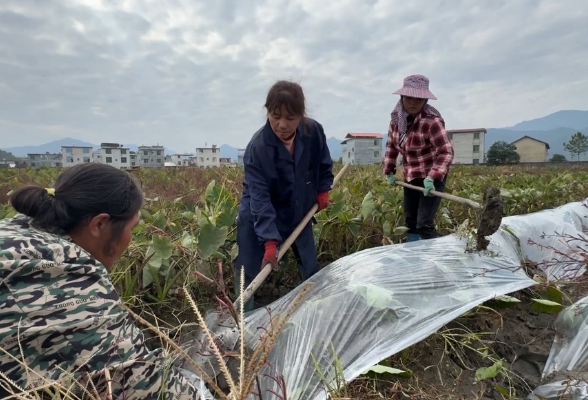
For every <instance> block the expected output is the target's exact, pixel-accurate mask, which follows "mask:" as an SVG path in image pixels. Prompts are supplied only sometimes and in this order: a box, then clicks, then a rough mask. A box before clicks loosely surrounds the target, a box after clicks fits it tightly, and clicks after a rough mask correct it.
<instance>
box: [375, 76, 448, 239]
mask: <svg viewBox="0 0 588 400" xmlns="http://www.w3.org/2000/svg"><path fill="white" fill-rule="evenodd" d="M394 94H399V95H400V100H399V101H398V104H397V105H396V107H395V108H394V111H392V118H391V120H390V126H389V128H388V142H387V143H386V155H385V157H384V174H385V175H386V176H387V177H388V183H390V184H394V183H395V182H396V180H397V177H396V176H395V174H396V161H397V159H398V155H399V154H400V155H402V165H403V166H404V178H405V180H406V181H407V182H408V183H410V184H412V185H415V186H420V187H424V188H425V194H424V195H423V194H422V193H421V192H417V191H415V190H411V189H404V205H403V208H404V217H405V219H406V225H407V227H408V241H409V242H410V241H416V240H420V239H431V238H434V237H437V236H438V234H437V230H436V229H435V215H436V214H437V209H438V208H439V204H440V203H441V199H440V198H439V197H432V196H429V192H430V191H431V190H436V191H439V192H442V191H443V190H444V189H445V185H446V182H447V174H448V172H449V167H450V165H451V163H452V162H453V157H454V152H453V146H452V145H451V141H450V140H449V135H448V134H447V131H446V130H445V121H444V120H443V117H441V113H440V112H439V111H438V110H436V109H435V108H434V107H432V106H430V105H428V104H427V102H428V100H429V99H435V100H436V99H437V98H436V97H435V95H434V94H433V93H431V91H430V90H429V79H427V78H426V77H425V76H423V75H411V76H408V77H407V78H405V79H404V86H403V87H402V88H400V89H399V90H397V91H396V92H394Z"/></svg>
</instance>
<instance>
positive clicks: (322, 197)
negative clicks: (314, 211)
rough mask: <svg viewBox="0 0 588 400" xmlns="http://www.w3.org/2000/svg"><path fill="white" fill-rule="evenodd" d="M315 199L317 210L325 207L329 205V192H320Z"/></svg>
mask: <svg viewBox="0 0 588 400" xmlns="http://www.w3.org/2000/svg"><path fill="white" fill-rule="evenodd" d="M316 201H317V203H318V205H319V208H318V211H321V210H324V209H325V208H327V207H328V206H329V192H320V193H319V194H318V196H317V197H316Z"/></svg>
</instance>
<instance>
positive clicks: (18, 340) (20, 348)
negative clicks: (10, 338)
mask: <svg viewBox="0 0 588 400" xmlns="http://www.w3.org/2000/svg"><path fill="white" fill-rule="evenodd" d="M21 321H22V318H20V319H19V320H18V328H17V329H16V337H17V342H18V349H19V350H20V356H21V357H22V365H24V367H25V372H26V374H27V382H32V379H31V374H30V373H29V366H28V365H27V362H26V359H25V356H24V351H23V350H22V343H20V323H21ZM33 393H34V395H35V399H37V400H40V397H39V395H38V393H37V391H36V390H35V391H33Z"/></svg>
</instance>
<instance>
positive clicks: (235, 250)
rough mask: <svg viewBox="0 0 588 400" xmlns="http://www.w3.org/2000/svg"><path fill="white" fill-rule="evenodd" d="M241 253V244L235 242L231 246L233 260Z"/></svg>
mask: <svg viewBox="0 0 588 400" xmlns="http://www.w3.org/2000/svg"><path fill="white" fill-rule="evenodd" d="M238 255H239V245H238V244H237V243H235V244H234V245H233V247H232V248H231V260H235V259H236V258H237V256H238Z"/></svg>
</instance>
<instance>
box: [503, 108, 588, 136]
mask: <svg viewBox="0 0 588 400" xmlns="http://www.w3.org/2000/svg"><path fill="white" fill-rule="evenodd" d="M586 126H588V111H579V110H562V111H558V112H555V113H553V114H550V115H547V116H545V117H542V118H537V119H532V120H530V121H523V122H520V123H518V124H516V125H515V126H512V127H509V128H503V129H509V130H511V131H549V130H552V129H557V128H571V129H575V130H576V132H577V131H579V130H580V132H582V131H581V129H585V127H586ZM584 134H588V132H586V131H584Z"/></svg>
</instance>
